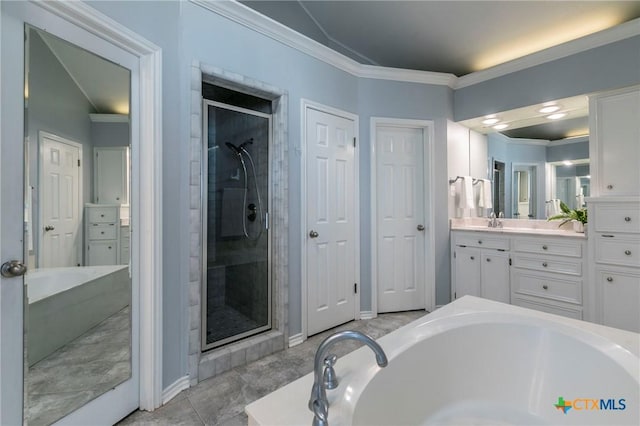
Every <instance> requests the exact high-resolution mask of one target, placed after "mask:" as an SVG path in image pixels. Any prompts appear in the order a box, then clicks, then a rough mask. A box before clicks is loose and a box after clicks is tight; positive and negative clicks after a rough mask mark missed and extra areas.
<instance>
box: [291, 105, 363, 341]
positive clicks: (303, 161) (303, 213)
mask: <svg viewBox="0 0 640 426" xmlns="http://www.w3.org/2000/svg"><path fill="white" fill-rule="evenodd" d="M308 109H315V110H317V111H321V112H324V113H327V114H333V115H336V116H338V117H342V118H346V119H348V120H352V121H353V123H354V127H355V128H354V133H353V134H354V136H355V138H356V141H357V142H356V147H355V151H354V158H353V162H354V164H353V166H354V172H355V182H354V184H355V190H354V194H355V195H356V199H355V200H354V202H355V212H354V214H355V218H354V220H355V225H356V236H355V245H356V247H355V248H356V253H355V256H356V257H355V259H356V265H355V267H356V282H357V283H358V289H361V288H362V283H361V282H360V138H359V130H360V127H359V117H358V115H357V114H353V113H350V112H347V111H344V110H341V109H338V108H334V107H330V106H327V105H323V104H320V103H317V102H314V101H310V100H308V99H304V98H303V99H301V100H300V141H301V143H300V172H301V173H300V174H301V176H302V179H301V183H300V191H301V192H302V196H301V197H300V203H301V205H300V217H301V220H300V240H301V245H300V253H301V255H300V260H301V268H300V293H301V294H300V296H301V299H300V301H301V304H300V315H301V317H302V318H301V319H302V322H301V328H302V330H301V335H302V341H304V340H306V339H307V284H308V283H307V259H306V254H305V253H306V252H307V242H308V239H307V221H306V217H307V194H306V191H305V189H306V187H307V110H308ZM360 294H361V291H360V290H358V294H356V298H355V303H354V309H355V312H354V314H353V315H354V318H355V319H360Z"/></svg>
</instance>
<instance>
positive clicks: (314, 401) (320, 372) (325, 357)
mask: <svg viewBox="0 0 640 426" xmlns="http://www.w3.org/2000/svg"><path fill="white" fill-rule="evenodd" d="M341 340H356V341H358V342H361V343H364V344H365V345H367V346H369V348H371V350H372V351H373V353H374V354H375V355H376V362H377V363H378V365H379V366H380V367H386V366H387V363H388V361H387V355H386V354H385V353H384V350H382V347H380V345H379V344H377V343H376V342H375V341H374V340H373V339H372V338H371V337H369V336H367V335H366V334H363V333H360V332H359V331H351V330H347V331H339V332H337V333H334V334H332V335H331V336H329V337H327V338H326V339H324V340H323V341H322V343H320V346H318V350H317V351H316V355H315V358H314V362H313V387H312V388H311V397H310V398H309V409H310V410H311V411H313V414H314V416H313V426H328V425H329V401H328V400H327V389H334V388H336V387H337V386H338V379H337V377H336V375H335V371H334V370H333V365H334V364H335V362H336V360H337V357H336V356H335V355H332V354H329V348H331V346H333V345H334V344H335V343H337V342H339V341H341Z"/></svg>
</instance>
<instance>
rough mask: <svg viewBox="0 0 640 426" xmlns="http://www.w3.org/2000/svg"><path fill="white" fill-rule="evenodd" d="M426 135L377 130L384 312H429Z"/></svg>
mask: <svg viewBox="0 0 640 426" xmlns="http://www.w3.org/2000/svg"><path fill="white" fill-rule="evenodd" d="M424 131H425V129H422V128H412V127H396V126H388V127H387V126H377V127H376V146H375V152H376V187H377V188H376V204H377V205H376V218H377V219H376V220H377V241H376V247H377V253H376V257H377V259H374V262H376V268H377V270H376V276H377V299H378V312H395V311H406V310H413V309H424V308H425V233H426V232H427V229H426V222H425V209H424V206H425V203H424V197H425V184H424V182H425V179H424V149H425V147H424V141H425V137H424Z"/></svg>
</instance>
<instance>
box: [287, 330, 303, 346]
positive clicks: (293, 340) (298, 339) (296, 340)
mask: <svg viewBox="0 0 640 426" xmlns="http://www.w3.org/2000/svg"><path fill="white" fill-rule="evenodd" d="M302 342H304V338H303V337H302V333H298V334H294V335H293V336H289V347H290V348H292V347H294V346H296V345H299V344H300V343H302Z"/></svg>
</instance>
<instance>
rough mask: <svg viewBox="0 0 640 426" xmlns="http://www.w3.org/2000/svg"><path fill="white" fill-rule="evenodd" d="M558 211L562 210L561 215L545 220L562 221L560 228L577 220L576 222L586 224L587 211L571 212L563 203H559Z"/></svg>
mask: <svg viewBox="0 0 640 426" xmlns="http://www.w3.org/2000/svg"><path fill="white" fill-rule="evenodd" d="M560 210H562V213H560V214H557V215H555V216H551V217H550V218H549V219H547V220H561V219H563V222H562V223H561V224H560V226H562V225H564V224H565V223H567V222H569V221H572V220H577V221H578V222H582V223H583V224H585V223H587V209H577V210H573V209H570V208H569V206H567V205H566V204H565V203H564V202H562V201H560Z"/></svg>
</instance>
